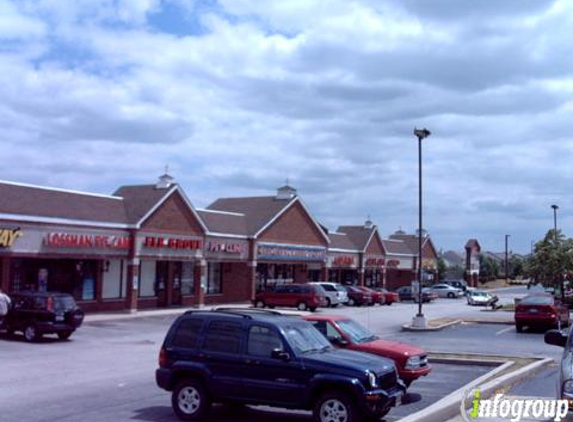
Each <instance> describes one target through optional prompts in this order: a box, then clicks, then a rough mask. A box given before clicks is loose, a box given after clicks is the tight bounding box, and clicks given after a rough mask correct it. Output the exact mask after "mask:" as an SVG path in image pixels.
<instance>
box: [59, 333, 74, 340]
mask: <svg viewBox="0 0 573 422" xmlns="http://www.w3.org/2000/svg"><path fill="white" fill-rule="evenodd" d="M71 335H72V331H61V332H59V333H58V338H59V339H60V340H67V339H69V338H70V336H71Z"/></svg>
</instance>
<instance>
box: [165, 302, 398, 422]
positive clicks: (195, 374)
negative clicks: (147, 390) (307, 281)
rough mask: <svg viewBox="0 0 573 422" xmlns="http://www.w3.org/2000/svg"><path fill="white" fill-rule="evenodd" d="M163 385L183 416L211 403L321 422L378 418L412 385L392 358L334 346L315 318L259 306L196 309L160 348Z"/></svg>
mask: <svg viewBox="0 0 573 422" xmlns="http://www.w3.org/2000/svg"><path fill="white" fill-rule="evenodd" d="M156 381H157V385H158V386H159V387H161V388H163V389H165V390H167V391H172V397H171V403H172V406H173V410H174V412H175V413H176V414H177V416H178V417H179V418H180V419H183V420H196V419H198V418H201V417H202V416H204V415H205V413H206V412H207V411H208V410H209V408H210V405H211V403H213V402H219V403H231V404H255V405H269V406H276V407H282V408H291V409H309V410H310V409H311V410H312V411H313V414H314V419H315V421H317V422H334V421H336V422H356V421H363V420H368V419H373V420H374V419H378V418H380V417H382V416H383V415H385V414H386V413H388V412H389V411H390V409H391V408H392V407H393V406H397V405H399V404H400V402H401V400H402V396H403V395H404V392H405V390H406V387H405V386H404V384H403V382H402V381H401V380H400V379H399V378H398V376H397V374H396V368H395V366H394V363H393V362H392V361H391V360H388V359H385V358H381V357H378V356H373V355H368V354H364V353H360V352H355V351H349V350H342V349H334V348H333V347H332V346H331V345H330V344H329V343H328V341H327V340H326V339H325V338H324V336H323V335H322V334H320V332H319V331H318V330H317V329H316V328H314V327H313V326H312V325H311V324H310V323H308V322H306V321H303V320H302V319H300V318H298V317H294V316H284V315H280V314H278V313H277V312H273V311H264V310H256V309H251V310H248V309H245V310H213V311H189V312H186V313H185V314H183V315H181V316H180V317H179V318H178V319H177V320H176V321H175V322H174V323H173V325H172V326H171V328H170V329H169V332H168V333H167V336H166V338H165V341H164V343H163V346H162V348H161V351H160V353H159V369H157V371H156Z"/></svg>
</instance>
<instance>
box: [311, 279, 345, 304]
mask: <svg viewBox="0 0 573 422" xmlns="http://www.w3.org/2000/svg"><path fill="white" fill-rule="evenodd" d="M314 284H318V285H320V286H321V287H322V288H323V289H324V291H325V292H326V301H327V302H328V307H334V306H338V304H340V303H342V304H346V303H347V302H348V292H347V291H346V289H345V288H344V287H342V285H341V284H338V283H330V282H326V281H320V282H316V283H314Z"/></svg>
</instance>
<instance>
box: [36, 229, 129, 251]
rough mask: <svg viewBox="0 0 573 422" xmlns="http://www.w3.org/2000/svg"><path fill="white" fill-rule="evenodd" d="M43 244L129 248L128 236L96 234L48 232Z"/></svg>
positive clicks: (65, 246)
mask: <svg viewBox="0 0 573 422" xmlns="http://www.w3.org/2000/svg"><path fill="white" fill-rule="evenodd" d="M44 245H46V246H51V247H55V248H93V249H129V247H130V246H131V238H130V237H129V236H109V235H96V234H75V233H48V234H47V235H46V237H45V238H44Z"/></svg>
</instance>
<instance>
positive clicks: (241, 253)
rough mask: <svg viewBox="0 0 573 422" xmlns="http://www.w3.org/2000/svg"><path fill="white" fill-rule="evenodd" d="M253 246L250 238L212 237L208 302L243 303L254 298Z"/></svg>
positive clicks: (207, 248) (208, 251)
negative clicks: (249, 275) (251, 272)
mask: <svg viewBox="0 0 573 422" xmlns="http://www.w3.org/2000/svg"><path fill="white" fill-rule="evenodd" d="M248 258H249V243H248V241H247V240H246V239H228V238H221V237H218V238H217V237H210V238H208V240H207V241H206V242H205V259H206V260H207V280H206V287H205V303H206V304H213V303H221V302H241V301H245V300H248V299H249V298H250V288H251V286H250V282H249V277H248V274H249V266H248V265H247V262H248Z"/></svg>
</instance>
